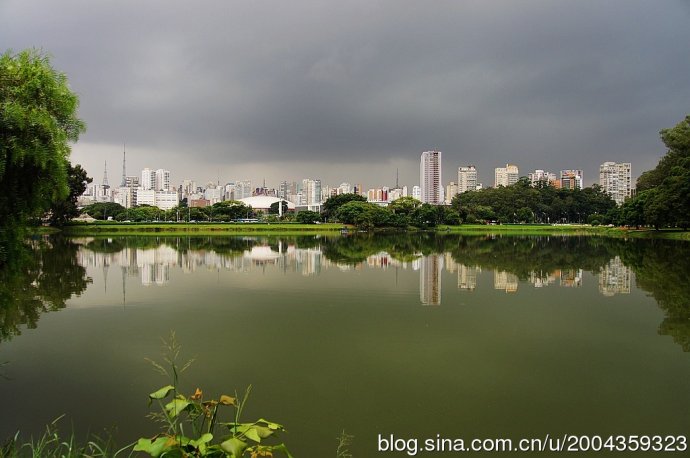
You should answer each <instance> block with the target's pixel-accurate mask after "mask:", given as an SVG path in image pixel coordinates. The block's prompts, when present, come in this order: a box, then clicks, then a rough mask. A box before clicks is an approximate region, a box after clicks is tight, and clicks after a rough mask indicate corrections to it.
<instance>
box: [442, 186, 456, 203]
mask: <svg viewBox="0 0 690 458" xmlns="http://www.w3.org/2000/svg"><path fill="white" fill-rule="evenodd" d="M457 194H458V185H457V184H456V183H455V182H454V181H451V182H450V183H448V185H446V193H445V197H446V198H445V203H446V204H450V203H451V201H452V200H453V197H455V196H456V195H457Z"/></svg>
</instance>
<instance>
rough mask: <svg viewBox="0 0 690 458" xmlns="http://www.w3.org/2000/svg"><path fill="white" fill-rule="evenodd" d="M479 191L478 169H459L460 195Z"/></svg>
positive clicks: (463, 167)
mask: <svg viewBox="0 0 690 458" xmlns="http://www.w3.org/2000/svg"><path fill="white" fill-rule="evenodd" d="M476 189H477V168H476V167H475V166H473V165H467V166H460V167H458V194H462V193H463V192H467V191H474V190H476Z"/></svg>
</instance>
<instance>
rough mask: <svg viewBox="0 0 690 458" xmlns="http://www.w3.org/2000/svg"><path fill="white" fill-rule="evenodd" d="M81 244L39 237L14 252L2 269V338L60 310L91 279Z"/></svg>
mask: <svg viewBox="0 0 690 458" xmlns="http://www.w3.org/2000/svg"><path fill="white" fill-rule="evenodd" d="M78 249H79V248H78V246H77V245H75V244H74V243H71V242H69V241H68V240H65V239H64V238H60V237H57V238H52V239H50V240H49V239H39V240H33V241H31V242H30V243H29V244H28V245H27V246H25V247H19V248H18V249H16V250H15V251H14V252H13V255H14V256H13V258H12V259H11V260H10V261H9V262H8V263H7V264H5V265H4V266H3V268H2V269H0V341H4V340H9V339H11V338H12V337H14V336H17V335H20V334H21V330H22V327H24V326H26V327H27V328H29V329H32V328H35V327H36V326H37V323H38V319H39V317H40V315H41V314H42V313H45V312H49V311H55V310H60V309H62V308H64V307H65V304H66V301H67V300H68V299H70V298H71V297H72V296H73V295H79V294H81V293H82V292H84V291H85V290H86V288H87V286H88V284H89V283H91V279H90V278H89V277H88V276H87V275H86V269H85V268H84V264H82V263H81V262H78V261H77V251H78Z"/></svg>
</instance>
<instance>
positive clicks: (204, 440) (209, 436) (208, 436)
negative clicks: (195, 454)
mask: <svg viewBox="0 0 690 458" xmlns="http://www.w3.org/2000/svg"><path fill="white" fill-rule="evenodd" d="M212 440H213V434H211V433H206V434H203V435H202V436H201V437H200V438H198V439H196V440H192V441H189V444H190V445H193V446H194V447H196V448H199V446H200V445H202V444H207V443H209V442H211V441H212Z"/></svg>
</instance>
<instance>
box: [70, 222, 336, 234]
mask: <svg viewBox="0 0 690 458" xmlns="http://www.w3.org/2000/svg"><path fill="white" fill-rule="evenodd" d="M342 227H343V225H342V224H296V223H295V224H292V223H276V224H273V223H271V224H268V223H93V224H75V225H73V226H67V227H65V228H64V229H63V232H64V233H65V234H70V235H127V234H134V235H153V234H161V233H162V234H182V233H185V234H190V233H191V234H194V235H214V234H223V233H232V234H256V233H271V234H303V233H305V232H308V233H323V232H337V231H339V230H340V229H341V228H342Z"/></svg>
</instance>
